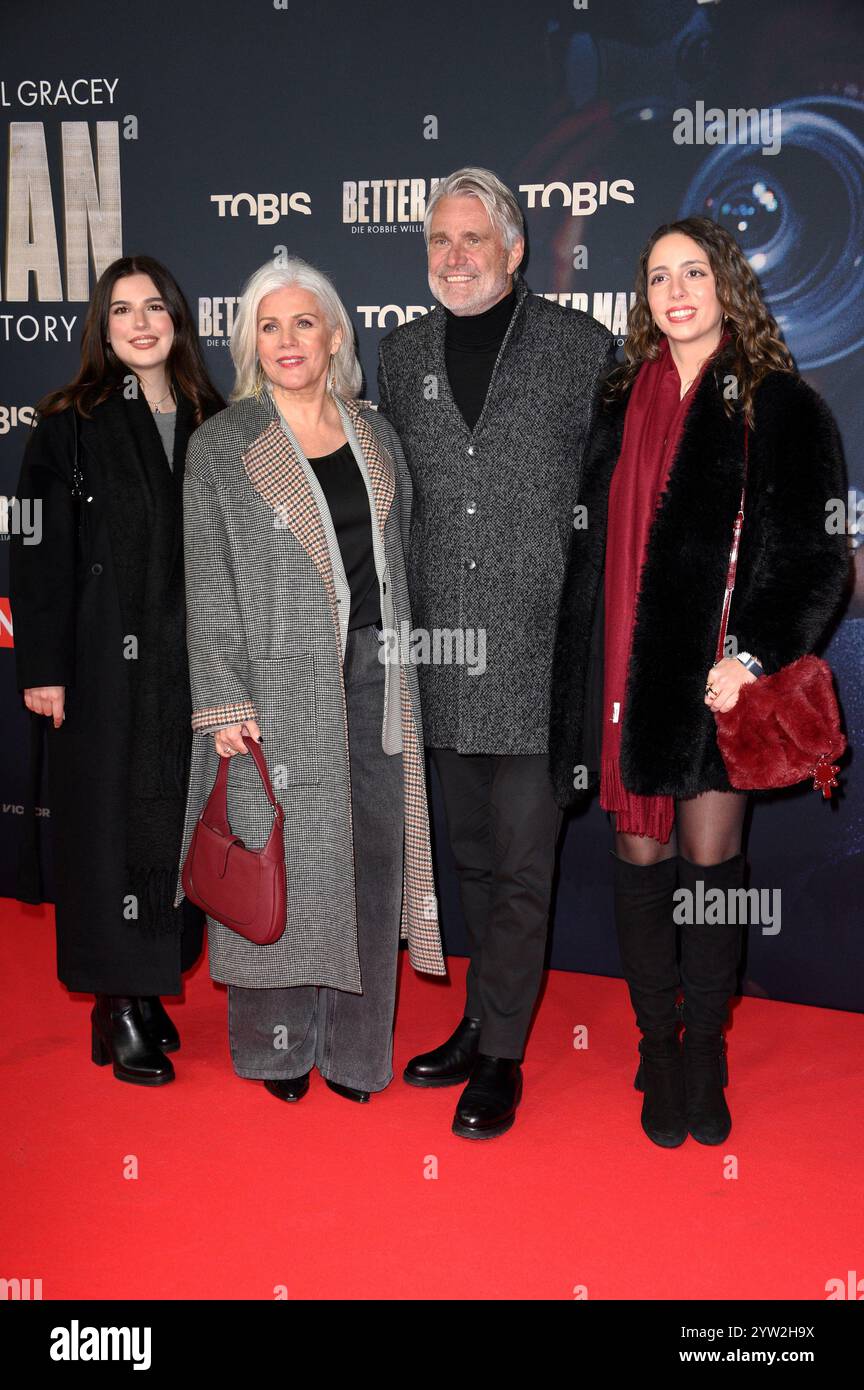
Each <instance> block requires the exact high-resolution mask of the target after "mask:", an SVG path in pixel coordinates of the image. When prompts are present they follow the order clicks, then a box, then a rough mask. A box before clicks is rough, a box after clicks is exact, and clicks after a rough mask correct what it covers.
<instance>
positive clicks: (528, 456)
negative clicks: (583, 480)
mask: <svg viewBox="0 0 864 1390" xmlns="http://www.w3.org/2000/svg"><path fill="white" fill-rule="evenodd" d="M514 281H515V285H516V305H515V308H514V310H513V317H512V319H511V321H510V324H509V327H508V329H507V333H506V336H505V338H504V341H503V343H502V345H501V349H500V352H499V353H498V359H497V361H496V363H495V367H494V370H493V373H492V379H491V381H490V383H489V389H488V392H487V395H486V401H485V404H484V406H483V410H482V413H481V415H480V418H479V419H478V421H477V423H476V425H475V427H474V430H473V432H472V431H471V430H469V428H468V426H467V425H466V423H465V420H464V419H463V417H462V415H461V413H460V411H459V409H458V407H457V405H456V402H455V400H454V399H453V393H452V391H451V390H450V385H449V382H448V379H447V368H446V360H445V355H444V353H445V343H444V336H445V329H446V316H445V313H444V311H443V309H436V310H435V311H434V312H433V313H431V314H427V315H426V317H425V318H420V319H414V320H413V321H412V322H410V323H406V324H404V325H402V326H401V327H400V328H396V329H394V330H393V332H392V333H389V334H388V335H387V337H386V338H384V339H383V340H382V342H381V347H380V365H379V372H378V389H379V396H380V401H381V409H382V410H383V411H384V412H385V413H386V414H387V415H388V417H389V418H390V419H391V420H392V421H393V424H394V425H395V426H396V429H397V430H398V432H399V437H400V439H401V441H402V445H403V448H404V450H405V456H406V458H407V460H408V467H409V469H410V470H411V479H412V482H413V486H414V504H413V509H412V515H411V537H410V545H409V549H408V553H407V558H408V585H409V590H410V593H411V606H412V609H413V615H414V623H415V625H416V627H417V628H418V629H419V628H424V629H427V630H428V631H430V632H432V631H433V630H434V629H436V628H437V629H439V630H444V631H453V630H463V632H465V640H466V643H467V642H468V640H469V634H468V632H467V630H468V629H472V630H473V632H474V633H476V632H477V631H478V630H479V629H482V630H483V631H484V632H485V634H486V636H485V642H486V650H485V665H486V669H485V671H484V672H483V673H482V674H480V666H479V663H478V664H477V667H476V670H475V671H474V672H473V673H472V670H471V668H470V666H469V664H468V663H467V662H465V663H463V664H461V665H459V664H457V663H455V662H450V663H447V662H439V663H438V664H431V663H430V664H424V665H421V667H420V689H421V694H422V697H423V720H424V725H425V730H426V742H427V743H428V744H430V746H432V747H440V748H455V749H457V751H458V752H460V753H545V752H546V749H547V746H548V723H549V692H550V685H551V677H552V652H553V649H554V646H555V626H556V621H557V617H558V604H559V599H560V595H561V588H562V584H563V581H564V570H565V563H566V556H567V553H568V548H569V544H570V535H571V530H572V527H573V520H574V517H573V508H574V506H575V505H576V502H577V495H578V488H579V479H580V470H581V464H582V453H583V448H584V445H585V439H586V436H587V434H588V429H589V424H590V421H591V416H592V411H593V407H594V404H595V395H596V390H597V383H598V378H599V376H600V373H601V372H602V371H603V370H605V368H606V367H608V366H609V365H610V363H611V362H612V360H613V343H614V340H613V338H612V335H611V334H610V333H609V332H608V330H607V329H605V328H604V327H603V326H602V324H599V323H597V321H596V320H595V319H593V318H591V317H590V316H589V315H588V314H583V313H582V312H580V311H579V310H577V309H564V308H562V307H561V306H560V305H559V304H552V303H550V302H549V301H548V300H546V299H542V298H540V297H538V296H537V295H533V294H531V293H530V292H529V290H528V287H527V285H526V284H525V281H524V280H523V279H522V277H521V276H520V275H518V274H517V275H515V276H514ZM470 640H472V641H474V642H476V640H477V639H476V637H474V638H471V639H470ZM475 650H476V648H475Z"/></svg>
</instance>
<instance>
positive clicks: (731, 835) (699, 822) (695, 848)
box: [615, 792, 747, 865]
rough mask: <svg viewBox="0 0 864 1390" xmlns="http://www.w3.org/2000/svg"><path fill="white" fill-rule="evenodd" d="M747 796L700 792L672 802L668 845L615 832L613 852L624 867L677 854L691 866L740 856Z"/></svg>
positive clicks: (719, 861) (647, 862) (716, 862)
mask: <svg viewBox="0 0 864 1390" xmlns="http://www.w3.org/2000/svg"><path fill="white" fill-rule="evenodd" d="M746 810H747V797H746V795H745V794H743V793H742V792H702V794H701V795H700V796H693V797H690V798H688V799H687V800H686V801H676V803H675V826H674V828H673V830H672V834H671V835H670V836H669V843H668V844H666V845H663V844H661V843H660V841H659V840H654V839H652V838H651V836H650V835H623V834H621V833H620V832H618V831H616V832H615V853H616V854H617V855H618V858H619V859H625V860H626V861H627V863H628V864H641V865H645V864H658V863H660V861H661V860H662V859H671V858H672V857H673V855H675V854H680V855H681V857H682V859H687V860H689V862H690V863H691V864H702V865H709V864H723V863H725V861H726V860H727V859H732V858H734V856H735V855H736V854H740V853H741V834H742V831H743V827H744V815H745V812H746Z"/></svg>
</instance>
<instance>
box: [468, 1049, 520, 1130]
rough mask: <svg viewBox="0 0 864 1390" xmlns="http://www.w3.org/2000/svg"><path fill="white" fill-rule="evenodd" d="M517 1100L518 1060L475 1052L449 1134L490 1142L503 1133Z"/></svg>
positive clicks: (508, 1126) (512, 1119)
mask: <svg viewBox="0 0 864 1390" xmlns="http://www.w3.org/2000/svg"><path fill="white" fill-rule="evenodd" d="M521 1099H522V1068H521V1066H520V1065H519V1063H518V1061H515V1060H514V1059H513V1058H511V1057H487V1056H486V1055H485V1054H484V1053H482V1052H479V1053H478V1054H477V1057H476V1060H475V1062H474V1065H473V1067H472V1068H471V1079H470V1081H469V1082H468V1085H467V1086H466V1087H465V1090H464V1091H463V1092H462V1095H461V1096H460V1098H459V1104H458V1105H457V1106H456V1114H455V1115H454V1117H453V1133H454V1134H458V1135H460V1136H461V1137H462V1138H463V1139H494V1138H496V1137H497V1135H499V1134H506V1132H507V1130H508V1129H510V1128H511V1126H512V1124H513V1121H514V1120H515V1119H516V1107H517V1106H518V1104H519V1102H520V1100H521Z"/></svg>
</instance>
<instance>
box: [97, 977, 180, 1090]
mask: <svg viewBox="0 0 864 1390" xmlns="http://www.w3.org/2000/svg"><path fill="white" fill-rule="evenodd" d="M90 1023H91V1053H90V1055H91V1057H92V1059H93V1061H94V1062H95V1063H96V1066H97V1067H107V1065H108V1063H109V1062H111V1063H113V1067H114V1075H115V1076H116V1078H117V1080H118V1081H131V1082H132V1083H133V1084H134V1085H136V1086H164V1085H165V1083H166V1082H168V1081H173V1080H174V1068H173V1066H172V1065H171V1061H170V1059H169V1058H168V1057H166V1056H165V1054H164V1052H162V1051H161V1050H160V1049H159V1048H158V1047H157V1046H156V1045H155V1043H153V1042H152V1041H151V1039H150V1037H149V1036H148V1034H147V1031H146V1029H145V1028H144V1024H143V1023H142V1021H141V1014H140V1012H139V1009H138V1000H137V999H136V998H134V997H133V996H132V995H126V994H97V995H96V1003H95V1004H94V1006H93V1011H92V1013H91V1014H90Z"/></svg>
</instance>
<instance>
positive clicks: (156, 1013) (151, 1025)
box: [138, 994, 180, 1052]
mask: <svg viewBox="0 0 864 1390" xmlns="http://www.w3.org/2000/svg"><path fill="white" fill-rule="evenodd" d="M138 1012H139V1014H140V1015H141V1022H142V1023H143V1024H144V1028H145V1031H146V1033H147V1036H148V1037H149V1038H150V1040H151V1042H154V1043H155V1044H156V1046H157V1047H158V1048H159V1050H160V1052H176V1051H177V1050H178V1048H179V1047H180V1034H179V1033H178V1032H177V1029H176V1028H175V1027H174V1024H173V1023H172V1021H171V1019H170V1018H169V1017H168V1015H167V1013H166V1012H165V1008H164V1006H163V1004H162V1000H161V999H160V998H159V995H158V994H142V995H139V998H138Z"/></svg>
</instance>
